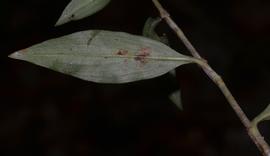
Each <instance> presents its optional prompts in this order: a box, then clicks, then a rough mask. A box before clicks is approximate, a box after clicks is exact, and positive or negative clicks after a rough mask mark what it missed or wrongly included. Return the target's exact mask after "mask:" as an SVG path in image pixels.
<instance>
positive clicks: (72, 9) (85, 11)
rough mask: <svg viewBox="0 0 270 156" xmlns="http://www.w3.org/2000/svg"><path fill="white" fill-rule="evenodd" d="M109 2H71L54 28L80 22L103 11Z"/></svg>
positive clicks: (102, 0) (84, 0)
mask: <svg viewBox="0 0 270 156" xmlns="http://www.w3.org/2000/svg"><path fill="white" fill-rule="evenodd" d="M109 2H110V0H71V2H70V3H69V4H68V5H67V7H66V8H65V10H64V11H63V13H62V15H61V17H60V18H59V20H58V21H57V23H56V25H55V26H59V25H62V24H65V23H68V22H70V21H76V20H80V19H82V18H85V17H87V16H91V15H93V14H94V13H96V12H98V11H100V10H101V9H103V8H104V7H105V6H106V5H107V4H108V3H109Z"/></svg>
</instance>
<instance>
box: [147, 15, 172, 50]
mask: <svg viewBox="0 0 270 156" xmlns="http://www.w3.org/2000/svg"><path fill="white" fill-rule="evenodd" d="M161 21H162V20H161V18H159V17H157V18H151V17H149V18H148V19H147V20H146V22H145V24H144V27H143V36H145V37H148V38H152V39H154V40H157V41H159V42H162V43H164V44H167V45H168V44H169V41H168V39H167V37H166V36H165V34H164V35H163V36H159V35H158V34H157V33H156V32H155V29H156V27H157V26H158V24H159V23H160V22H161Z"/></svg>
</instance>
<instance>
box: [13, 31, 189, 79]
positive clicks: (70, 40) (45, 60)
mask: <svg viewBox="0 0 270 156" xmlns="http://www.w3.org/2000/svg"><path fill="white" fill-rule="evenodd" d="M10 57H11V58H15V59H20V60H25V61H28V62H32V63H34V64H37V65H40V66H43V67H47V68H50V69H53V70H55V71H59V72H62V73H65V74H68V75H72V76H74V77H77V78H81V79H84V80H88V81H94V82H99V83H125V82H132V81H137V80H143V79H149V78H153V77H156V76H160V75H162V74H165V73H167V72H169V71H170V70H172V69H174V68H176V67H177V66H180V65H182V64H186V63H191V62H193V60H192V59H191V58H190V57H188V56H184V55H182V54H179V53H177V52H176V51H174V50H173V49H171V48H169V47H168V46H166V45H164V44H163V43H161V42H158V41H155V40H152V39H149V38H145V37H142V36H136V35H131V34H127V33H123V32H111V31H102V30H89V31H82V32H77V33H73V34H70V35H66V36H63V37H60V38H56V39H51V40H48V41H45V42H43V43H40V44H37V45H34V46H32V47H30V48H27V49H24V50H20V51H18V52H15V53H13V54H11V55H10Z"/></svg>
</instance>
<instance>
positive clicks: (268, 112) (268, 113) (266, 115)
mask: <svg viewBox="0 0 270 156" xmlns="http://www.w3.org/2000/svg"><path fill="white" fill-rule="evenodd" d="M264 120H270V104H269V105H268V106H267V107H266V108H265V110H264V111H263V112H261V114H259V115H258V116H257V117H255V118H254V119H253V120H252V122H251V130H252V131H253V132H255V133H259V131H258V127H257V125H258V124H259V123H260V122H262V121H264Z"/></svg>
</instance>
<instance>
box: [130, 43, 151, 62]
mask: <svg viewBox="0 0 270 156" xmlns="http://www.w3.org/2000/svg"><path fill="white" fill-rule="evenodd" d="M150 53H151V48H149V47H144V48H141V49H140V50H139V52H138V53H137V54H136V55H135V58H134V59H135V60H136V61H139V62H140V63H141V64H146V63H147V62H148V59H147V57H148V56H150Z"/></svg>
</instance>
